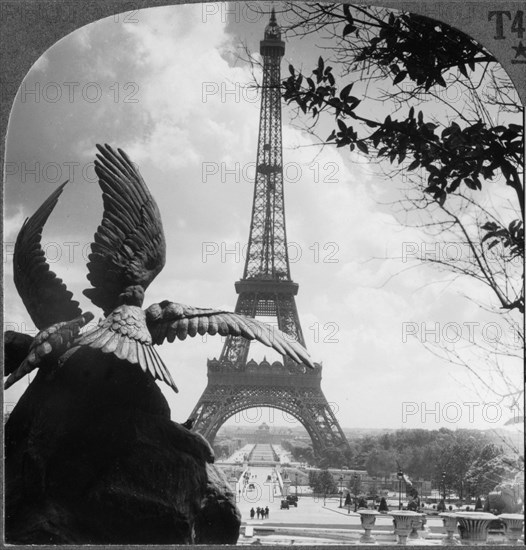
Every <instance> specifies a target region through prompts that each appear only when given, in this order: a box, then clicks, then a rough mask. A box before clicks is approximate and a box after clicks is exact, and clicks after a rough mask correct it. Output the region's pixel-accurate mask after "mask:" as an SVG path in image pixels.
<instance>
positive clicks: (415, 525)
mask: <svg viewBox="0 0 526 550" xmlns="http://www.w3.org/2000/svg"><path fill="white" fill-rule="evenodd" d="M424 517H425V516H424V514H418V517H416V518H414V519H413V520H411V532H410V533H409V538H410V539H419V538H420V535H419V534H418V530H419V529H423V527H424Z"/></svg>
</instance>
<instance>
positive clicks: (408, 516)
mask: <svg viewBox="0 0 526 550" xmlns="http://www.w3.org/2000/svg"><path fill="white" fill-rule="evenodd" d="M391 515H392V516H393V525H394V532H395V535H397V536H398V544H407V537H408V536H409V533H410V532H411V530H412V528H413V521H414V520H415V519H419V517H420V514H417V513H416V512H412V511H411V510H395V511H394V512H391Z"/></svg>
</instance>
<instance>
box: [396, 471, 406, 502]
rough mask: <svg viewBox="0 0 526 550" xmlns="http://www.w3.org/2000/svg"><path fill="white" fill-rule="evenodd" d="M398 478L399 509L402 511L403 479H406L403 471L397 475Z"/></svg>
mask: <svg viewBox="0 0 526 550" xmlns="http://www.w3.org/2000/svg"><path fill="white" fill-rule="evenodd" d="M396 476H397V477H398V509H399V510H401V509H402V479H404V472H402V470H398V474H396Z"/></svg>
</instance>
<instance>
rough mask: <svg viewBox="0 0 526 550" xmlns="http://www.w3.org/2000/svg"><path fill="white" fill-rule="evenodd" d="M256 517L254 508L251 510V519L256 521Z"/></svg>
mask: <svg viewBox="0 0 526 550" xmlns="http://www.w3.org/2000/svg"><path fill="white" fill-rule="evenodd" d="M255 515H256V511H255V510H254V508H251V509H250V519H254V516H255Z"/></svg>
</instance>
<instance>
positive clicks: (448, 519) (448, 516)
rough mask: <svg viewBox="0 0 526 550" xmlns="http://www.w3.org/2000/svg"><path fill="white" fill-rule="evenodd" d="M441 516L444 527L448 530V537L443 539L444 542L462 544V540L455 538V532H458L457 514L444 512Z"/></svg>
mask: <svg viewBox="0 0 526 550" xmlns="http://www.w3.org/2000/svg"><path fill="white" fill-rule="evenodd" d="M439 516H440V517H441V518H442V522H443V524H444V529H445V530H446V537H445V538H444V539H442V544H447V545H455V544H460V542H459V541H458V540H457V539H456V538H455V534H457V533H458V529H457V524H458V520H457V515H456V514H452V513H447V512H443V513H442V514H439Z"/></svg>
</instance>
